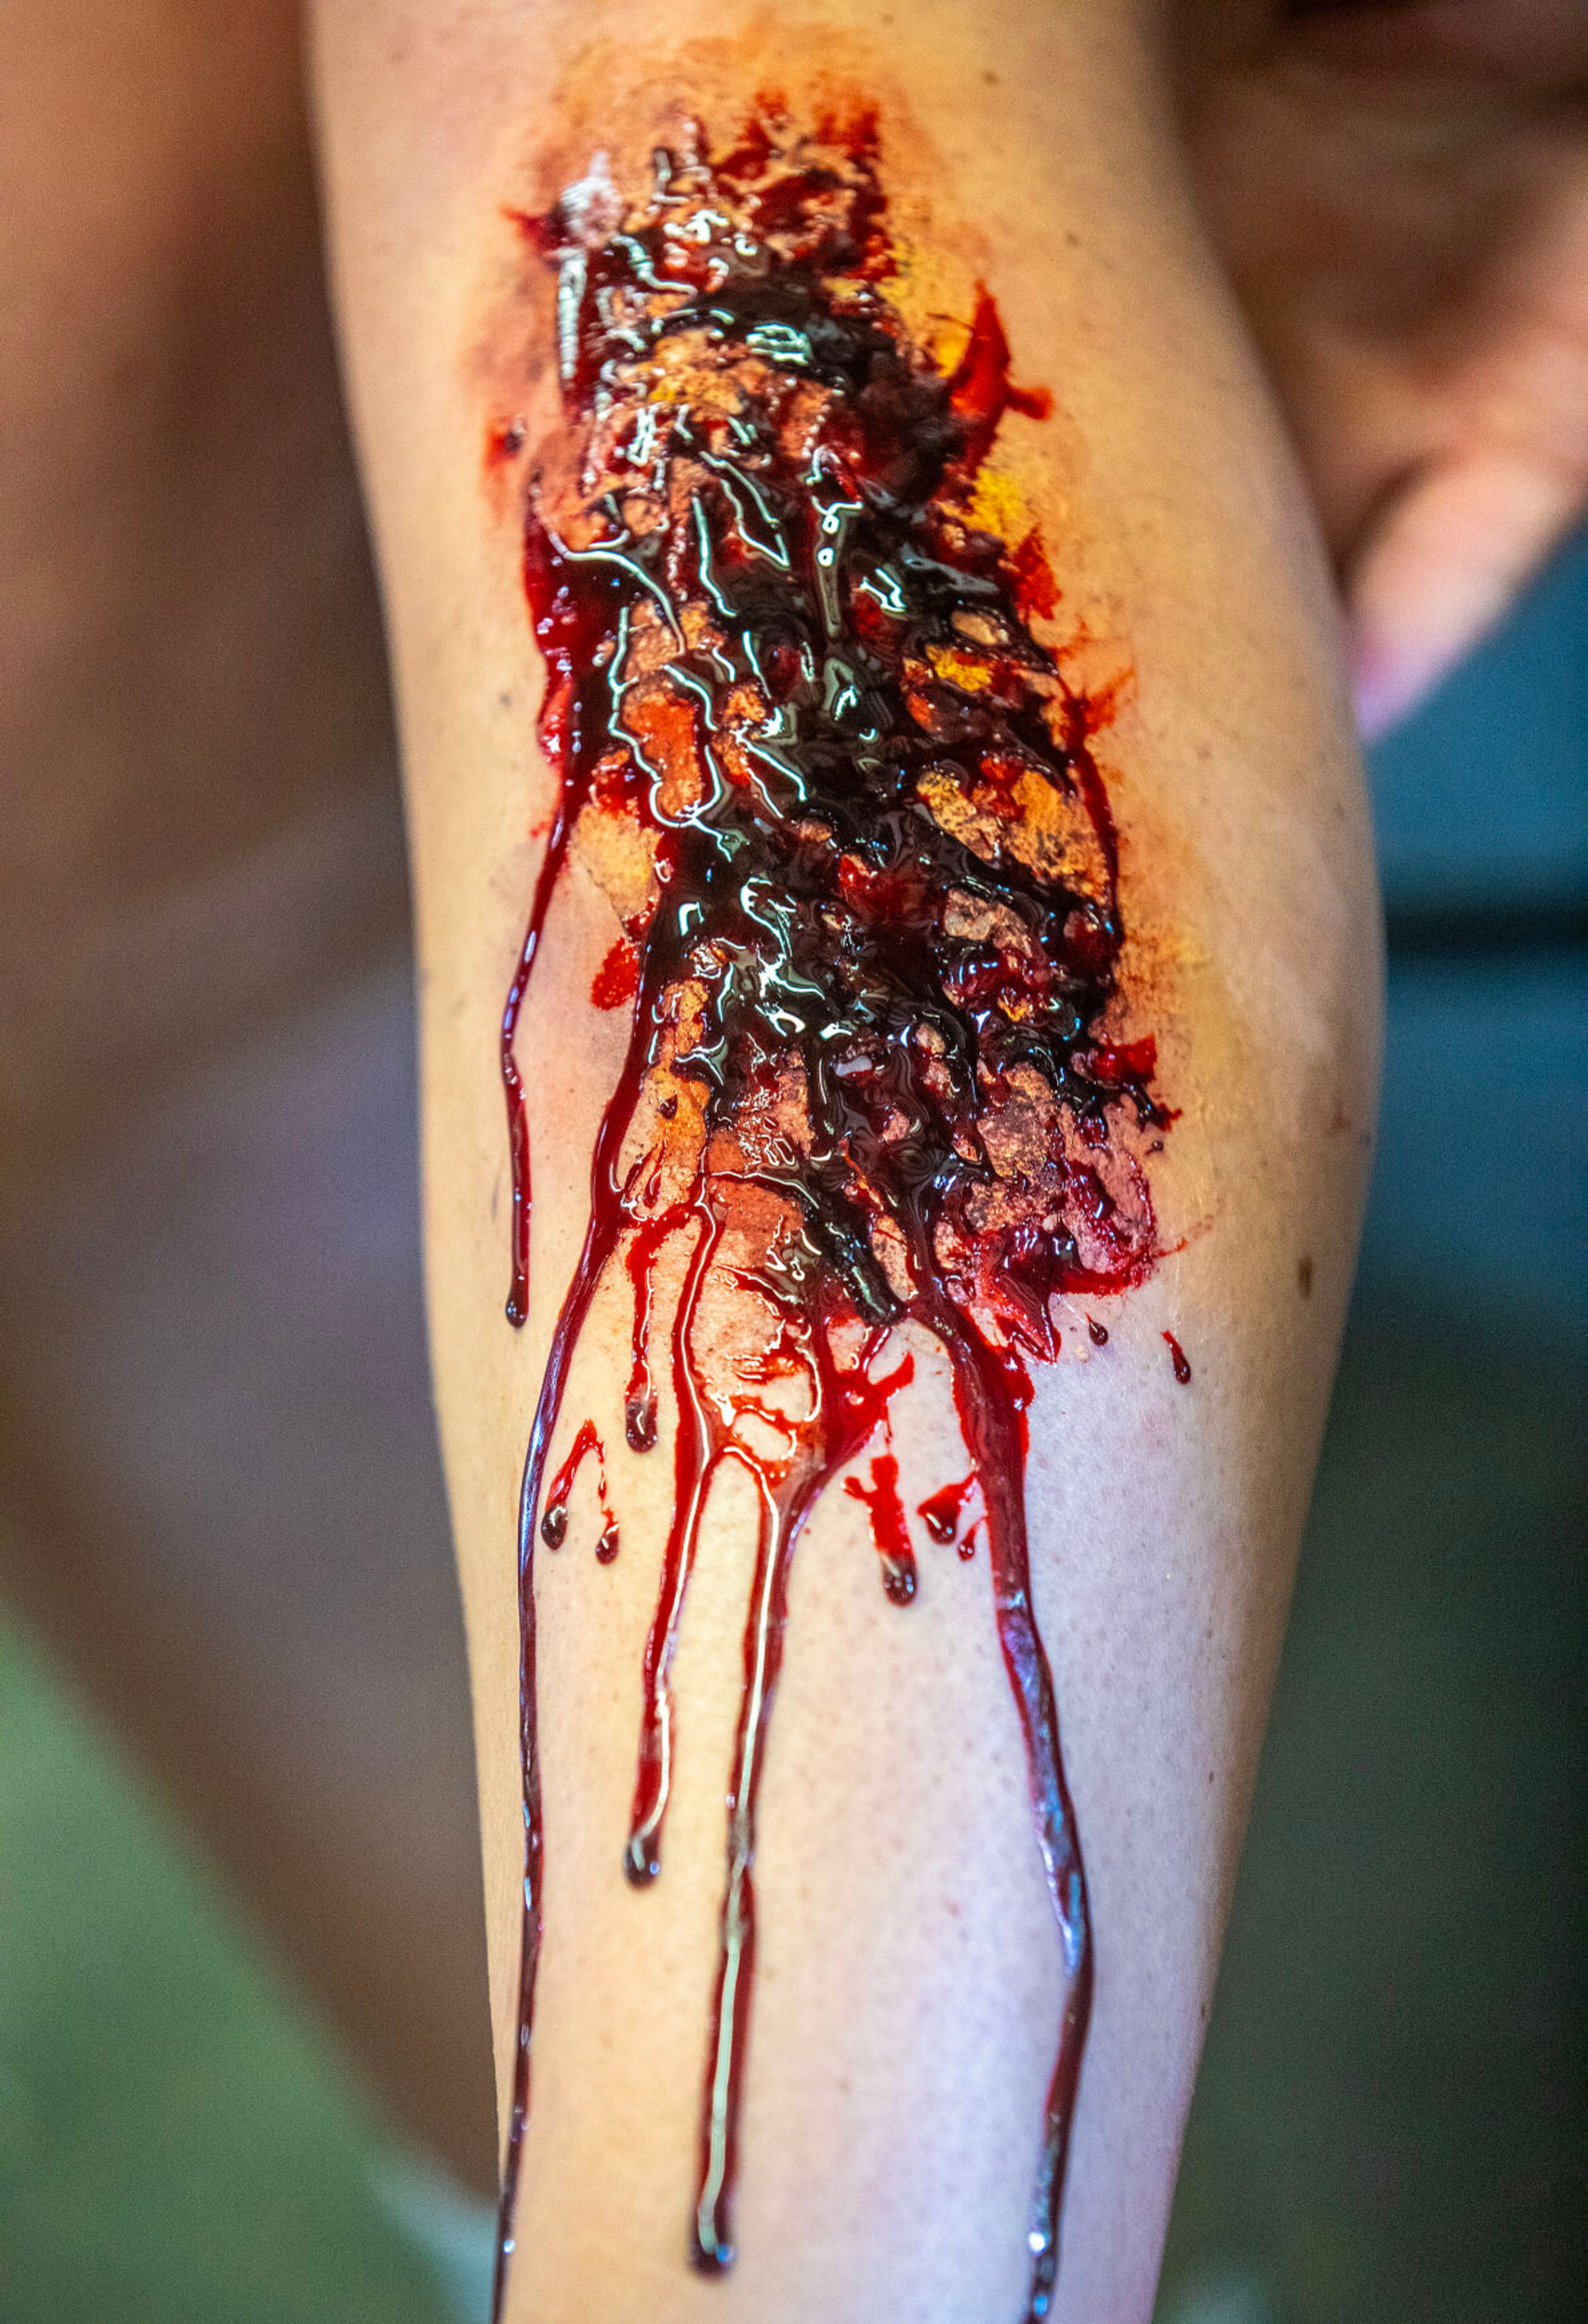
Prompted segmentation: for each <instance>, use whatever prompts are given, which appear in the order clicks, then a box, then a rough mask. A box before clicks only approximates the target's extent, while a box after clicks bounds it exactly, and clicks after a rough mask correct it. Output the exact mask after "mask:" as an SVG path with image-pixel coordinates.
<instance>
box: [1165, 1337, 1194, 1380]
mask: <svg viewBox="0 0 1588 2324" xmlns="http://www.w3.org/2000/svg"><path fill="white" fill-rule="evenodd" d="M1164 1338H1165V1339H1166V1340H1167V1341H1168V1351H1169V1360H1170V1361H1171V1362H1172V1363H1173V1365H1174V1368H1175V1378H1176V1379H1177V1380H1178V1381H1179V1383H1180V1386H1181V1387H1182V1388H1189V1387H1190V1385H1191V1367H1190V1365H1189V1364H1188V1363H1187V1362H1186V1351H1185V1349H1184V1348H1183V1347H1182V1346H1181V1345H1180V1343H1179V1342H1178V1340H1177V1339H1176V1337H1175V1335H1174V1333H1172V1332H1166V1333H1164Z"/></svg>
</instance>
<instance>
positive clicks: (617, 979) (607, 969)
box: [590, 936, 640, 1009]
mask: <svg viewBox="0 0 1588 2324" xmlns="http://www.w3.org/2000/svg"><path fill="white" fill-rule="evenodd" d="M639 989H640V948H639V946H638V945H636V944H635V943H634V942H633V940H632V937H629V936H619V938H618V940H617V942H616V943H615V944H614V945H613V947H612V950H611V951H610V952H609V953H608V954H607V955H606V957H605V960H604V961H603V962H602V964H601V965H600V967H599V968H598V969H597V970H596V972H595V975H594V977H593V978H592V979H591V982H590V998H591V1000H592V1001H594V1002H595V1006H596V1008H597V1009H622V1008H624V1007H626V1005H627V1004H628V1002H629V1001H632V999H633V997H634V995H635V993H636V992H637V991H639Z"/></svg>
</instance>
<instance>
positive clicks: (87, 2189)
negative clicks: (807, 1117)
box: [0, 545, 1588, 2324]
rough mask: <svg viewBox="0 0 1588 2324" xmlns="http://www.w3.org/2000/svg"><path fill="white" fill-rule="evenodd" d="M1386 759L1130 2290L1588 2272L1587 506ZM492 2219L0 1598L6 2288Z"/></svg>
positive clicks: (364, 2278)
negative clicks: (1248, 1648) (421, 2154)
mask: <svg viewBox="0 0 1588 2324" xmlns="http://www.w3.org/2000/svg"><path fill="white" fill-rule="evenodd" d="M1372 771H1373V780H1374V791H1375V798H1376V803H1377V810H1378V816H1379V825H1380V848H1381V853H1382V858H1383V864H1384V873H1385V883H1386V891H1387V897H1388V904H1389V914H1390V958H1391V974H1390V1043H1389V1057H1388V1070H1387V1083H1386V1092H1385V1111H1384V1121H1383V1133H1382V1139H1381V1145H1380V1159H1379V1166H1378V1173H1377V1177H1376V1182H1375V1187H1374V1194H1373V1202H1372V1209H1371V1217H1370V1222H1369V1227H1368V1233H1367V1238H1366V1243H1365V1248H1364V1253H1363V1261H1362V1277H1361V1282H1360V1286H1359V1291H1358V1296H1357V1300H1356V1305H1355V1308H1354V1312H1353V1324H1352V1330H1351V1333H1350V1337H1349V1341H1348V1345H1347V1350H1346V1355H1345V1361H1344V1367H1343V1373H1342V1378H1341V1382H1340V1387H1339V1391H1338V1394H1337V1397H1336V1399H1335V1406H1334V1416H1333V1419H1332V1422H1331V1425H1330V1430H1329V1434H1328V1438H1327V1442H1326V1445H1325V1454H1324V1461H1323V1468H1322V1473H1321V1476H1320V1480H1319V1485H1318V1491H1317V1498H1316V1508H1315V1510H1314V1515H1313V1519H1312V1523H1311V1526H1310V1529H1309V1533H1308V1536H1307V1541H1306V1549H1305V1552H1304V1555H1303V1560H1302V1565H1301V1572H1300V1579H1299V1583H1298V1588H1297V1602H1296V1611H1295V1618H1294V1622H1293V1626H1292V1629H1291V1633H1290V1637H1289V1642H1288V1647H1287V1652H1286V1656H1285V1662H1284V1667H1283V1671H1282V1674H1281V1678H1280V1683H1279V1694H1278V1699H1277V1701H1276V1705H1275V1711H1274V1717H1273V1724H1272V1729H1271V1731H1270V1735H1269V1744H1268V1748H1267V1752H1266V1756H1265V1758H1264V1762H1263V1769H1262V1775H1261V1779H1260V1787H1259V1794H1258V1799H1257V1804H1256V1809H1255V1813H1254V1819H1253V1824H1252V1831H1251V1843H1250V1846H1249V1849H1248V1851H1247V1856H1246V1860H1245V1865H1244V1869H1243V1873H1242V1882H1241V1887H1240V1892H1239V1895H1238V1898H1237V1902H1236V1906H1235V1912H1234V1917H1233V1924H1232V1928H1231V1932H1230V1939H1229V1947H1228V1952H1227V1956H1226V1962H1225V1969H1224V1974H1223V1983H1222V1986H1221V1989H1220V1997H1219V2001H1218V2006H1217V2008H1216V2010H1215V2012H1214V2020H1213V2024H1212V2028H1211V2032H1210V2035H1209V2040H1208V2046H1207V2053H1206V2061H1205V2068H1204V2071H1203V2075H1202V2080H1201V2084H1200V2087H1199V2090H1198V2095H1197V2098H1196V2107H1195V2109H1194V2113H1193V2118H1192V2124H1191V2130H1190V2135H1189V2138H1188V2142H1187V2146H1186V2161H1185V2167H1184V2171H1183V2174H1182V2179H1181V2185H1180V2190H1179V2197H1178V2200H1177V2208H1176V2213H1175V2218H1174V2223H1173V2227H1172V2229H1171V2233H1170V2237H1169V2252H1168V2264H1167V2266H1166V2270H1165V2275H1164V2286H1163V2293H1162V2299H1161V2301H1160V2319H1161V2324H1347V2319H1349V2324H1565V2319H1576V2318H1577V2317H1579V2316H1581V2315H1582V2314H1583V2313H1584V2312H1588V2301H1584V2297H1583V2290H1584V2287H1583V2270H1582V2258H1581V2221H1582V2218H1583V2211H1584V2208H1585V2203H1588V2165H1585V2155H1588V2141H1585V2139H1584V2135H1583V2134H1584V2121H1583V2090H1584V2087H1585V2080H1588V2078H1585V2077H1584V2073H1583V2062H1584V2061H1583V2046H1584V2045H1583V1974H1582V1967H1581V1965H1582V1962H1583V1957H1584V1938H1585V1935H1588V1932H1585V1930H1584V1927H1583V1920H1584V1910H1583V1901H1584V1880H1583V1867H1584V1862H1585V1860H1588V1851H1585V1850H1584V1847H1583V1840H1584V1831H1583V1822H1584V1817H1583V1799H1584V1786H1583V1735H1584V1720H1583V1702H1584V1687H1583V1620H1582V1561H1581V1552H1582V1545H1583V1510H1584V1493H1583V1481H1584V1466H1583V1450H1584V1447H1583V1414H1584V1411H1585V1409H1588V1400H1585V1397H1584V1388H1588V1268H1585V1267H1584V1258H1585V1250H1584V1235H1583V1203H1584V1176H1585V1164H1588V1107H1585V1090H1588V1072H1585V1070H1584V1068H1585V1065H1588V1029H1585V1028H1588V548H1584V547H1583V546H1582V545H1579V546H1578V547H1577V548H1575V549H1574V550H1573V551H1572V552H1571V553H1569V554H1568V555H1567V556H1565V558H1562V559H1560V560H1559V561H1558V563H1557V565H1556V567H1555V569H1554V570H1553V572H1552V573H1551V574H1550V575H1549V576H1546V580H1545V582H1544V583H1543V584H1542V585H1541V586H1540V587H1539V588H1538V589H1537V591H1536V592H1535V593H1534V595H1533V596H1532V598H1531V599H1530V601H1529V602H1528V604H1527V605H1526V606H1525V607H1524V608H1523V610H1522V612H1521V613H1520V614H1519V616H1518V617H1517V618H1516V619H1515V620H1514V621H1513V622H1511V624H1510V626H1509V628H1508V629H1507V630H1506V632H1504V633H1503V635H1502V636H1500V638H1498V639H1496V640H1495V641H1492V642H1491V645H1490V646H1489V648H1488V649H1487V650H1485V651H1484V652H1483V653H1482V655H1481V656H1480V657H1479V658H1478V659H1476V660H1475V661H1474V662H1473V664H1472V665H1471V666H1470V667H1469V668H1468V669H1465V670H1464V671H1463V672H1462V673H1461V674H1460V675H1459V676H1458V677H1457V678H1456V679H1455V680H1454V682H1453V683H1452V684H1451V685H1449V686H1448V687H1445V690H1444V692H1443V694H1442V695H1441V696H1440V697H1439V698H1438V700H1437V701H1436V702H1435V703H1434V704H1433V705H1431V706H1430V707H1429V709H1428V710H1427V711H1426V712H1425V713H1424V714H1423V715H1422V716H1420V717H1419V718H1418V719H1417V721H1416V722H1415V723H1414V724H1412V725H1411V726H1409V727H1408V728H1407V729H1406V730H1404V731H1403V732H1402V733H1399V734H1398V735H1397V736H1395V737H1393V738H1392V739H1391V740H1390V742H1388V743H1387V744H1386V745H1385V746H1384V747H1383V748H1381V749H1380V751H1379V752H1377V753H1376V755H1375V760H1374V765H1373V770H1372ZM489 2259H490V2229H489V2222H488V2220H487V2219H486V2218H485V2216H484V2214H483V2211H482V2209H481V2208H480V2207H479V2206H477V2205H471V2204H469V2203H468V2202H466V2201H465V2200H464V2199H462V2198H460V2197H458V2196H457V2195H456V2194H455V2193H454V2192H453V2191H452V2190H449V2188H448V2186H447V2185H446V2184H445V2183H444V2182H443V2181H441V2180H439V2178H430V2177H427V2176H426V2175H425V2174H424V2173H423V2172H422V2171H421V2170H420V2169H419V2168H417V2167H416V2166H414V2165H413V2164H412V2163H411V2162H409V2161H407V2160H405V2159H404V2158H403V2157H402V2154H401V2153H399V2151H398V2148H397V2145H396V2143H395V2141H394V2140H393V2139H392V2136H391V2135H389V2134H388V2133H387V2132H386V2131H385V2130H384V2128H383V2125H382V2123H381V2122H380V2121H379V2120H378V2119H377V2117H376V2116H375V2114H374V2110H373V2108H372V2107H371V2105H370V2103H369V2102H368V2101H367V2099H366V2098H365V2097H364V2096H363V2095H362V2094H361V2093H360V2092H359V2090H358V2089H356V2088H355V2085H354V2082H353V2080H352V2078H351V2076H350V2075H349V2074H348V2072H347V2071H346V2068H345V2067H344V2065H343V2064H342V2063H341V2062H340V2061H339V2060H338V2058H337V2055H336V2054H335V2052H334V2051H333V2048H332V2046H331V2044H330V2043H329V2042H328V2038H327V2037H326V2036H325V2035H324V2034H323V2033H322V2032H321V2031H320V2030H319V2028H317V2026H316V2025H315V2024H314V2023H313V2022H312V2020H311V2017H310V2015H309V2011H308V2009H307V2007H306V2006H305V2005H304V2004H303V2003H302V2002H301V2000H300V1998H299V1997H296V1996H295V1995H294V1994H293V1993H292V1992H291V1991H289V1990H288V1989H286V1987H285V1986H284V1984H283V1982H282V1979H281V1978H280V1977H279V1976H278V1974H277V1973H276V1972H275V1970H274V1969H272V1965H271V1964H270V1962H269V1961H268V1960H266V1959H265V1958H264V1955H263V1948H262V1947H261V1945H260V1943H259V1942H258V1941H257V1940H256V1939H255V1938H254V1936H253V1935H252V1934H251V1932H250V1930H249V1928H248V1927H247V1926H246V1925H245V1924H244V1923H243V1921H242V1919H241V1918H240V1916H239V1914H237V1913H236V1912H235V1910H234V1909H232V1908H231V1907H230V1906H229V1904H228V1903H227V1901H226V1898H225V1896H224V1895H221V1894H220V1893H219V1891H218V1889H217V1886H216V1885H214V1884H213V1883H212V1882H211V1880H210V1879H209V1878H208V1876H207V1874H206V1871H205V1869H204V1867H203V1866H202V1865H201V1864H200V1863H199V1862H198V1861H196V1860H195V1857H194V1854H193V1853H192V1851H191V1850H190V1849H189V1847H188V1846H187V1845H186V1844H185V1843H184V1840H183V1837H182V1835H181V1833H180V1831H176V1830H175V1829H173V1827H172V1824H171V1821H170V1820H169V1819H167V1818H166V1817H165V1816H164V1815H163V1814H162V1812H161V1810H160V1808H159V1806H158V1805H157V1803H155V1802H154V1801H153V1800H152V1798H151V1796H150V1795H149V1794H148V1793H147V1791H146V1790H145V1789H144V1788H143V1785H142V1784H141V1783H140V1781H139V1778H138V1776H137V1775H136V1773H135V1772H134V1770H133V1769H132V1768H131V1767H130V1766H127V1765H125V1763H124V1762H123V1761H122V1760H121V1759H120V1758H119V1757H117V1755H116V1753H115V1750H114V1749H113V1748H111V1747H110V1746H109V1745H108V1743H107V1742H106V1739H105V1738H104V1737H103V1735H101V1734H100V1733H98V1732H97V1731H96V1729H95V1728H94V1726H93V1725H92V1724H91V1722H90V1721H89V1720H88V1718H87V1716H86V1715H85V1714H84V1713H83V1711H81V1710H80V1709H79V1708H78V1705H77V1704H76V1703H75V1702H74V1701H73V1700H72V1698H71V1696H70V1694H69V1691H68V1690H67V1689H66V1687H65V1686H64V1685H63V1684H62V1683H60V1680H59V1678H58V1676H57V1675H56V1674H54V1673H52V1672H51V1669H50V1668H49V1667H48V1666H47V1665H46V1664H45V1663H44V1661H43V1660H42V1657H41V1656H40V1655H39V1654H38V1653H37V1652H36V1651H35V1650H34V1649H33V1648H32V1647H31V1646H29V1644H28V1643H27V1641H26V1640H25V1639H24V1638H23V1637H21V1636H20V1635H18V1634H17V1633H16V1632H15V1631H14V1630H11V1631H7V1630H0V2319H4V2324H101V2319H112V2318H114V2319H115V2324H361V2319H371V2324H374V2319H379V2324H450V2319H457V2318H473V2319H475V2324H479V2319H482V2318H483V2316H484V2313H485V2301H486V2286H487V2283H488V2271H489ZM812 2324H815V2319H812Z"/></svg>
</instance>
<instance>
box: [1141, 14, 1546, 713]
mask: <svg viewBox="0 0 1588 2324" xmlns="http://www.w3.org/2000/svg"><path fill="white" fill-rule="evenodd" d="M1176 10H1177V14H1176V20H1175V29H1176V32H1177V35H1178V38H1179V42H1180V48H1181V66H1182V77H1181V95H1182V103H1183V106H1184V117H1185V121H1186V135H1187V140H1188V144H1189V150H1190V156H1191V161H1192V166H1193V169H1194V171H1195V175H1196V182H1197V186H1198V189H1199V190H1200V194H1201V198H1202V200H1203V203H1204V206H1205V210H1206V213H1207V215H1208V217H1209V219H1210V221H1211V223H1212V227H1213V231H1214V236H1215V238H1216V240H1217V242H1218V244H1219V245H1220V248H1221V250H1222V252H1223V258H1224V261H1225V263H1226V265H1227V267H1228V269H1229V271H1230V273H1231V275H1232V277H1233V281H1234V284H1235V287H1236V290H1237V291H1238V293H1239V295H1240V297H1241V299H1242V302H1243V304H1244V306H1245V308H1246V310H1247V313H1248V315H1249V317H1250V318H1251V326H1252V328H1253V331H1254V332H1255V335H1256V337H1257V339H1258V343H1259V345H1260V348H1261V350H1262V353H1263V355H1264V357H1265V358H1266V360H1267V363H1268V365H1269V370H1270V373H1271V374H1272V377H1273V381H1274V384H1275V387H1276V389H1277V391H1278V393H1279V399H1280V401H1281V403H1282V404H1283V406H1284V408H1285V410H1286V413H1287V415H1288V419H1289V422H1290V426H1291V429H1292V430H1293V432H1294V434H1295V438H1296V440H1297V446H1298V447H1299V449H1300V452H1301V457H1302V459H1303V461H1304V463H1305V465H1306V470H1307V473H1308V475H1309V477H1310V480H1311V483H1312V486H1313V490H1314V493H1315V494H1316V500H1317V504H1318V508H1319V512H1320V513H1321V515H1322V518H1323V522H1324V526H1325V531H1326V533H1327V535H1328V539H1329V542H1330V546H1331V548H1332V549H1333V551H1334V556H1335V558H1336V560H1337V564H1338V569H1339V572H1340V576H1341V581H1342V586H1343V591H1344V596H1345V603H1346V609H1347V613H1348V617H1349V623H1350V638H1351V653H1352V662H1353V678H1354V682H1355V687H1356V696H1357V703H1358V707H1359V712H1360V715H1361V718H1362V726H1363V729H1364V732H1365V733H1367V734H1368V735H1369V736H1370V737H1371V736H1373V735H1375V734H1377V733H1381V732H1382V731H1383V729H1384V728H1386V727H1387V726H1389V725H1390V724H1393V723H1394V722H1395V721H1396V720H1397V719H1398V718H1399V717H1401V716H1403V715H1405V714H1406V712H1408V710H1410V709H1411V708H1412V707H1413V706H1414V705H1416V704H1417V702H1418V701H1419V700H1420V699H1421V698H1422V696H1424V695H1426V693H1427V692H1428V690H1429V688H1430V687H1432V686H1433V685H1434V684H1435V683H1436V681H1437V679H1438V678H1441V677H1442V676H1443V675H1444V673H1445V671H1446V670H1447V669H1449V668H1450V667H1451V666H1452V664H1453V663H1454V662H1455V661H1456V660H1458V659H1460V657H1461V656H1462V655H1463V653H1464V652H1465V651H1466V650H1468V648H1469V647H1471V646H1472V645H1473V644H1474V643H1475V642H1476V641H1477V640H1478V638H1480V637H1481V636H1482V633H1483V632H1485V631H1486V630H1488V629H1489V628H1490V627H1491V625H1492V624H1493V623H1494V622H1496V621H1498V620H1499V619H1500V616H1501V615H1502V614H1503V613H1505V611H1506V609H1507V607H1508V606H1509V605H1510V603H1511V601H1512V600H1513V598H1514V597H1515V596H1516V595H1517V593H1518V591H1519V589H1520V588H1521V587H1522V586H1523V585H1524V583H1525V582H1526V581H1527V580H1528V577H1529V576H1530V575H1531V574H1532V573H1533V572H1534V570H1535V569H1536V568H1537V566H1538V565H1539V564H1540V562H1541V561H1542V560H1543V558H1545V557H1546V555H1547V554H1548V552H1549V550H1550V549H1552V548H1553V547H1554V546H1555V544H1556V542H1557V541H1558V540H1559V539H1561V537H1562V535H1563V534H1564V533H1565V532H1566V531H1567V530H1569V529H1570V528H1571V527H1572V525H1573V524H1574V522H1575V521H1577V519H1578V518H1580V517H1581V515H1582V513H1583V506H1584V502H1585V500H1588V0H1176Z"/></svg>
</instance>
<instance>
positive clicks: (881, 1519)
mask: <svg viewBox="0 0 1588 2324" xmlns="http://www.w3.org/2000/svg"><path fill="white" fill-rule="evenodd" d="M844 1489H845V1492H847V1493H850V1494H852V1495H853V1496H854V1499H855V1500H857V1501H863V1502H864V1504H865V1506H866V1508H868V1509H869V1510H870V1511H871V1518H872V1540H873V1541H874V1542H875V1544H876V1547H877V1554H878V1556H879V1557H880V1558H881V1559H882V1588H883V1589H884V1590H885V1591H886V1592H887V1594H888V1596H889V1598H890V1599H891V1600H892V1602H893V1604H894V1605H895V1606H908V1605H909V1601H910V1600H911V1599H912V1598H913V1597H914V1596H915V1591H916V1567H915V1551H914V1549H913V1547H912V1546H911V1545H910V1538H909V1524H908V1523H907V1521H906V1519H905V1515H904V1504H903V1502H902V1501H901V1500H900V1498H899V1463H898V1462H897V1461H896V1460H895V1459H894V1457H893V1455H892V1453H891V1452H879V1453H878V1454H877V1456H876V1458H875V1460H874V1461H873V1462H872V1480H871V1483H870V1484H869V1485H863V1484H862V1483H861V1481H860V1479H859V1478H858V1477H850V1478H847V1479H846V1480H845V1487H844Z"/></svg>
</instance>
